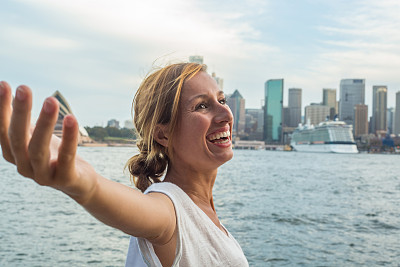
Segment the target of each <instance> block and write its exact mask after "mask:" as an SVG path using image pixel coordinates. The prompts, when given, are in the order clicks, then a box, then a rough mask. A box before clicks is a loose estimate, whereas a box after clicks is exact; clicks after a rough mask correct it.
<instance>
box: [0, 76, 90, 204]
mask: <svg viewBox="0 0 400 267" xmlns="http://www.w3.org/2000/svg"><path fill="white" fill-rule="evenodd" d="M11 102H13V103H11ZM31 109H32V92H31V90H30V89H29V87H27V86H24V85H22V86H19V87H18V88H17V91H16V94H15V98H14V100H12V94H11V88H10V86H9V85H8V84H7V83H6V82H0V144H1V149H2V151H3V157H4V158H5V159H6V160H7V161H8V162H10V163H13V164H15V165H16V166H17V170H18V172H19V173H20V174H21V175H23V176H25V177H29V178H32V179H33V180H35V181H36V182H37V183H38V184H40V185H46V186H51V187H54V188H56V189H59V190H61V191H63V192H64V193H66V194H68V195H70V196H71V197H72V198H74V199H76V200H77V201H78V202H80V201H84V198H86V196H87V195H88V194H90V192H91V191H92V190H93V189H94V187H95V184H96V183H95V179H94V178H93V179H91V177H94V175H91V174H94V173H95V172H94V170H93V168H92V167H91V166H90V165H89V164H88V163H87V162H85V161H84V160H82V159H81V158H80V157H78V156H76V150H77V145H78V131H79V130H78V123H77V121H76V119H75V118H74V116H72V115H68V116H66V117H65V118H64V122H63V135H62V140H60V139H59V138H58V137H56V136H55V135H53V130H54V126H55V123H56V121H57V118H58V110H59V104H58V101H57V100H56V99H55V98H54V97H49V98H47V99H46V100H45V101H44V104H43V107H42V110H41V112H40V115H39V118H38V120H37V123H36V126H31Z"/></svg>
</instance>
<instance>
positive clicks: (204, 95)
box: [189, 91, 224, 103]
mask: <svg viewBox="0 0 400 267" xmlns="http://www.w3.org/2000/svg"><path fill="white" fill-rule="evenodd" d="M217 95H218V96H220V95H224V91H218V92H217ZM208 96H209V95H208V94H202V95H196V96H194V97H192V98H191V99H189V103H191V102H193V101H194V100H196V99H199V98H200V99H204V98H207V97H208Z"/></svg>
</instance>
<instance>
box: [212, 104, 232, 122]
mask: <svg viewBox="0 0 400 267" xmlns="http://www.w3.org/2000/svg"><path fill="white" fill-rule="evenodd" d="M215 122H216V123H224V122H225V123H232V122H233V114H232V111H231V109H230V108H229V106H228V105H227V104H225V105H218V108H217V110H216V114H215Z"/></svg>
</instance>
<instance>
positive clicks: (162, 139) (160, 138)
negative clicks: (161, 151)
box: [154, 124, 168, 147]
mask: <svg viewBox="0 0 400 267" xmlns="http://www.w3.org/2000/svg"><path fill="white" fill-rule="evenodd" d="M154 140H156V142H157V143H159V144H160V145H162V146H163V147H168V125H165V124H157V125H156V128H155V129H154Z"/></svg>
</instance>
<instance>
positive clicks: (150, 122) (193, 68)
mask: <svg viewBox="0 0 400 267" xmlns="http://www.w3.org/2000/svg"><path fill="white" fill-rule="evenodd" d="M199 71H206V66H205V65H202V64H197V63H178V64H172V65H169V66H166V67H164V68H161V69H158V70H156V71H154V72H153V73H150V74H148V75H147V77H146V78H145V79H144V80H143V82H142V84H141V85H140V86H139V89H138V90H137V92H136V94H135V97H134V99H133V103H132V109H134V124H135V127H136V131H137V132H138V135H139V139H138V140H137V147H138V148H139V151H140V154H137V155H135V156H133V157H132V158H130V159H129V161H128V162H127V163H126V166H125V167H127V168H128V169H129V172H130V173H131V177H132V180H133V181H134V183H135V185H136V187H137V188H138V189H140V190H141V191H142V192H144V191H145V190H146V189H147V187H149V186H150V185H151V184H152V183H159V182H160V181H161V180H160V178H161V177H162V175H163V174H164V172H165V170H166V168H167V166H168V162H169V159H170V158H171V157H172V151H171V149H170V147H171V143H172V139H173V133H174V130H175V127H176V124H177V117H178V107H179V99H180V95H181V91H182V87H183V84H184V82H185V81H187V80H189V79H191V78H192V77H193V76H194V75H196V74H197V73H198V72H199ZM158 124H162V125H167V132H168V133H169V138H168V146H167V147H164V146H162V145H160V144H159V143H157V142H156V141H155V139H154V137H153V135H154V132H155V129H156V126H157V125H158Z"/></svg>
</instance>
